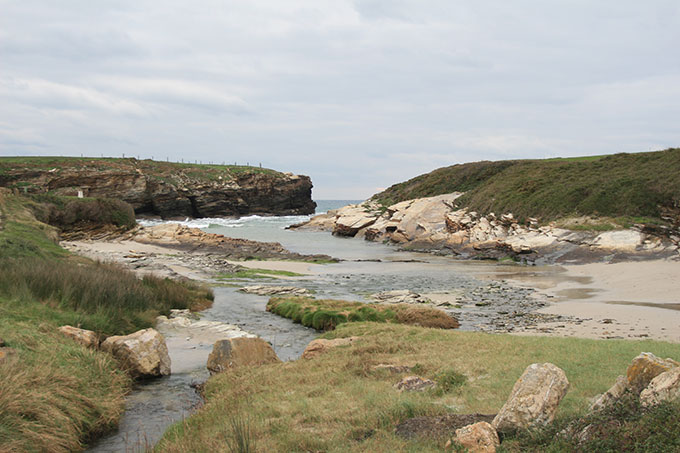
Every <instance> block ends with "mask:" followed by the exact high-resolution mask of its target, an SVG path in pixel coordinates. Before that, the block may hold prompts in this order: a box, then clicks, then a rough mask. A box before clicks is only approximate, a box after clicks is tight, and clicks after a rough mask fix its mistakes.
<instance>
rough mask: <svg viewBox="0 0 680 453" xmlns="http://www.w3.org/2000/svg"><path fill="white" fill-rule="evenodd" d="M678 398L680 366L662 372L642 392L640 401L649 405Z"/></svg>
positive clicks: (679, 393) (644, 404)
mask: <svg viewBox="0 0 680 453" xmlns="http://www.w3.org/2000/svg"><path fill="white" fill-rule="evenodd" d="M678 398H680V367H675V368H672V369H670V370H668V371H665V372H663V373H661V374H660V375H658V376H657V377H655V378H654V379H652V381H651V382H650V383H649V385H648V386H647V388H646V389H644V390H643V391H642V393H640V402H641V403H642V405H643V406H647V407H648V406H655V405H657V404H659V403H661V402H664V401H673V400H676V399H678Z"/></svg>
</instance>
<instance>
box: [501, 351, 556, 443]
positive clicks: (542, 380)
mask: <svg viewBox="0 0 680 453" xmlns="http://www.w3.org/2000/svg"><path fill="white" fill-rule="evenodd" d="M568 389H569V381H568V380H567V376H566V375H565V374H564V371H562V370H561V369H560V368H558V367H556V366H555V365H553V364H552V363H542V364H541V363H534V364H532V365H529V366H528V367H527V369H526V370H524V373H523V374H522V376H521V377H520V378H519V379H518V380H517V382H516V383H515V386H514V387H513V388H512V392H511V394H510V398H508V401H506V403H505V404H504V405H503V407H502V408H501V410H500V412H498V415H496V418H494V419H493V423H492V424H493V426H494V427H495V428H496V429H497V430H498V431H500V432H513V431H517V430H520V429H527V428H530V427H534V426H540V425H546V424H548V423H551V422H552V421H553V419H554V418H555V414H556V412H557V407H558V406H559V404H560V401H562V398H564V395H566V394H567V390H568Z"/></svg>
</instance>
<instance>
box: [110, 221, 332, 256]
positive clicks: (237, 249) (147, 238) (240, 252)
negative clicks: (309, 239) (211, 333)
mask: <svg viewBox="0 0 680 453" xmlns="http://www.w3.org/2000/svg"><path fill="white" fill-rule="evenodd" d="M123 237H124V238H127V239H132V240H134V241H136V242H140V243H142V244H154V245H160V246H165V247H170V248H175V249H189V250H191V251H192V252H215V253H218V254H219V255H220V256H221V258H222V259H233V260H247V259H253V258H255V259H281V260H295V261H311V262H314V261H317V260H324V261H333V260H334V259H333V258H332V257H330V256H328V255H302V254H299V253H295V252H290V251H288V250H287V249H286V248H285V247H283V246H282V245H281V244H280V243H278V242H259V241H251V240H249V239H240V238H231V237H228V236H223V235H221V234H214V233H206V232H205V231H203V230H201V229H199V228H190V227H187V226H184V225H182V224H179V223H164V224H161V225H156V226H151V227H139V228H136V229H135V230H133V231H131V232H129V233H126V236H123Z"/></svg>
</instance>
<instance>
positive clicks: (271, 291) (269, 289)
mask: <svg viewBox="0 0 680 453" xmlns="http://www.w3.org/2000/svg"><path fill="white" fill-rule="evenodd" d="M239 291H241V292H243V293H247V294H256V295H258V296H306V295H308V294H310V291H309V290H308V289H307V288H298V287H296V286H266V285H254V286H244V287H243V288H240V289H239Z"/></svg>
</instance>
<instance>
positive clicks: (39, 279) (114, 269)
mask: <svg viewBox="0 0 680 453" xmlns="http://www.w3.org/2000/svg"><path fill="white" fill-rule="evenodd" d="M0 276H1V277H0V296H3V297H4V298H6V299H8V300H10V301H12V300H17V301H37V302H40V303H42V304H45V305H47V306H48V307H51V308H54V309H57V310H61V311H66V312H76V313H79V314H81V315H82V318H81V324H82V327H84V328H89V329H93V330H96V331H99V332H102V333H105V334H109V335H112V334H123V333H128V332H130V331H133V330H137V329H141V328H145V327H149V326H151V325H152V323H153V320H154V318H155V317H156V316H157V315H158V314H168V313H169V311H170V309H171V308H194V309H195V308H197V307H204V306H206V305H208V304H210V301H211V300H212V298H213V295H212V291H211V290H210V289H209V288H207V287H203V286H200V285H198V284H196V283H192V282H182V281H176V280H170V279H162V278H158V277H154V276H151V275H148V276H145V277H144V278H143V279H139V278H137V277H136V276H135V274H133V273H132V272H130V271H127V270H125V269H123V268H121V267H119V266H117V265H114V264H106V263H100V262H96V263H80V264H77V263H74V262H72V261H70V260H60V261H54V260H49V261H46V260H40V259H18V260H17V259H14V260H4V261H0Z"/></svg>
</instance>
